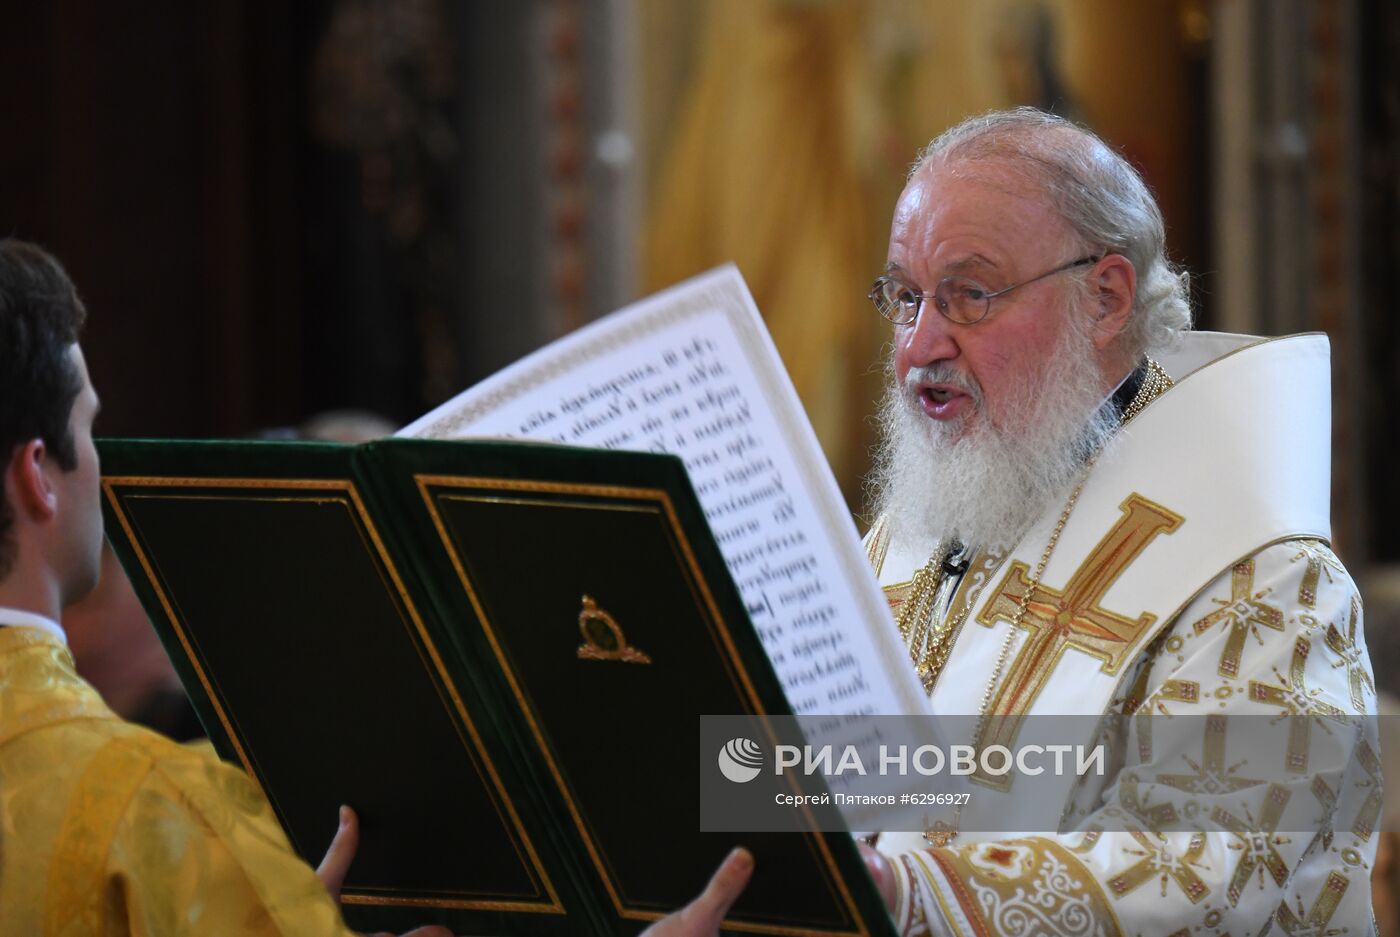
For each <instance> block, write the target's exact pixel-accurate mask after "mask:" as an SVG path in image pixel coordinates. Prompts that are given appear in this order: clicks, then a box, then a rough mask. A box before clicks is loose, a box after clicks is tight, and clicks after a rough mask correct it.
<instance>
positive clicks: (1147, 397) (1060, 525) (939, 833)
mask: <svg viewBox="0 0 1400 937" xmlns="http://www.w3.org/2000/svg"><path fill="white" fill-rule="evenodd" d="M1146 364H1147V373H1146V374H1145V375H1144V377H1143V382H1142V385H1141V386H1140V387H1139V388H1138V391H1137V393H1136V394H1134V395H1133V399H1132V401H1131V402H1130V403H1129V404H1128V406H1127V407H1126V408H1125V409H1124V410H1123V415H1122V418H1121V420H1120V422H1119V427H1120V428H1121V427H1122V426H1123V425H1125V424H1126V423H1127V422H1128V421H1129V420H1131V419H1132V418H1133V417H1135V416H1137V415H1138V414H1139V413H1140V412H1142V409H1143V407H1145V406H1147V405H1148V404H1149V403H1151V402H1152V401H1153V400H1155V399H1156V398H1157V397H1160V396H1161V395H1162V394H1163V393H1164V392H1165V391H1166V390H1168V389H1169V388H1170V387H1172V386H1173V385H1174V384H1175V382H1174V381H1173V380H1172V379H1171V377H1170V376H1169V375H1168V374H1167V372H1166V371H1165V370H1164V369H1163V368H1162V366H1161V365H1159V364H1158V363H1157V362H1156V361H1153V360H1152V359H1151V358H1147V359H1146ZM1095 461H1097V458H1095V459H1091V460H1090V461H1089V463H1088V464H1087V465H1085V466H1084V472H1083V475H1082V476H1081V478H1080V479H1079V482H1078V483H1077V484H1076V485H1075V486H1074V490H1073V491H1071V492H1070V495H1069V499H1068V500H1067V501H1066V502H1065V507H1064V510H1062V511H1061V512H1060V518H1059V520H1058V521H1056V522H1055V527H1054V529H1053V530H1052V531H1051V532H1050V537H1049V539H1048V540H1047V541H1046V543H1045V549H1044V550H1043V551H1042V552H1041V554H1040V561H1039V562H1038V563H1037V564H1036V567H1035V572H1034V573H1033V574H1032V575H1031V577H1030V580H1029V581H1028V582H1027V583H1026V591H1025V592H1024V593H1022V595H1021V598H1020V600H1019V601H1018V602H1017V604H1016V614H1015V615H1014V616H1012V619H1011V625H1010V627H1009V628H1007V631H1006V638H1005V639H1003V641H1002V642H1001V650H1000V652H998V654H997V660H996V664H995V665H994V666H993V667H992V674H991V676H990V677H989V678H988V679H987V685H986V687H985V688H984V689H983V690H982V699H981V700H980V701H979V703H978V706H977V711H978V718H977V731H976V733H975V734H974V736H973V741H974V743H976V744H979V745H980V744H981V740H982V735H983V733H984V732H985V731H986V728H987V722H988V720H990V719H991V716H992V713H991V707H992V697H993V694H995V692H996V687H997V684H998V683H1000V682H1001V676H1002V673H1003V671H1005V669H1006V660H1007V658H1008V657H1009V656H1010V655H1011V646H1012V645H1013V644H1015V643H1016V635H1017V633H1018V632H1019V631H1020V630H1021V625H1022V622H1024V621H1025V618H1026V612H1027V611H1028V610H1029V608H1030V604H1031V597H1032V596H1033V595H1034V594H1035V590H1036V589H1038V588H1040V581H1041V578H1042V577H1043V576H1044V575H1045V567H1046V566H1048V565H1049V564H1050V556H1051V555H1052V554H1053V553H1054V552H1055V546H1056V544H1058V543H1059V542H1060V535H1061V534H1062V533H1064V529H1065V525H1066V524H1068V523H1069V517H1070V514H1072V513H1073V512H1074V506H1075V505H1076V504H1078V503H1079V495H1080V492H1082V491H1083V490H1084V484H1085V482H1087V481H1088V480H1089V473H1090V471H1091V470H1092V469H1093V467H1094V462H1095ZM946 556H947V548H946V547H945V546H944V545H943V544H941V543H940V545H939V549H938V550H936V551H935V553H934V556H933V557H931V558H930V560H929V563H928V565H926V566H925V567H924V568H923V569H921V570H920V571H919V574H918V575H916V576H915V578H914V584H913V590H912V592H913V594H911V595H910V598H909V602H908V606H907V607H906V608H903V609H901V610H900V616H899V627H900V634H902V635H905V636H906V637H907V634H908V631H909V629H910V628H911V627H912V624H911V623H910V622H909V621H907V620H906V615H905V613H906V612H908V613H910V614H912V613H914V612H915V611H916V609H915V606H919V607H928V608H929V610H930V613H931V611H932V601H933V597H934V596H935V595H936V594H937V589H936V587H935V588H932V589H928V595H927V596H919V595H918V593H919V591H920V590H919V586H920V583H919V576H920V575H923V574H925V573H929V574H936V572H937V570H938V568H939V567H940V566H941V565H942V563H943V560H944V558H945V557H946ZM916 596H918V599H919V600H918V601H916ZM972 604H973V603H972V602H967V603H965V604H964V608H963V609H962V610H961V611H960V612H959V613H958V614H957V615H956V616H955V619H954V620H952V621H950V623H949V625H948V628H947V629H946V630H947V631H948V632H949V633H950V634H951V635H952V636H953V637H956V635H957V633H958V630H959V629H960V628H961V626H962V623H963V621H964V620H965V619H966V618H967V616H968V615H969V614H970V613H971V611H972ZM943 643H944V644H946V648H945V649H944V650H943V652H942V658H941V660H940V661H939V665H938V669H940V670H941V669H942V663H943V661H946V659H947V656H948V653H949V652H950V651H951V650H952V643H953V642H952V640H951V638H950V637H948V636H947V635H944V640H943ZM916 647H917V645H911V648H910V653H911V654H914V653H916V651H915V650H914V648H916ZM917 663H918V662H917V661H916V664H917ZM937 672H938V671H937V670H935V671H934V676H937ZM921 676H922V674H921ZM928 689H929V686H928V685H927V684H926V685H925V690H928ZM953 814H954V816H953V823H952V824H947V823H944V822H942V821H939V822H938V823H936V824H934V826H933V827H931V828H930V829H928V830H925V831H924V839H925V840H926V841H927V842H929V843H930V844H932V845H934V846H939V847H942V846H946V845H948V843H949V842H951V841H952V840H953V839H954V838H956V837H957V835H958V825H959V823H960V822H961V819H962V808H961V807H955V808H954V811H953Z"/></svg>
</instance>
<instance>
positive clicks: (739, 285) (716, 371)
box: [399, 266, 927, 715]
mask: <svg viewBox="0 0 1400 937" xmlns="http://www.w3.org/2000/svg"><path fill="white" fill-rule="evenodd" d="M399 435H401V436H416V437H420V438H427V439H459V438H465V437H475V436H499V437H505V438H511V439H528V440H538V441H546V442H557V443H565V444H567V445H573V446H590V447H596V448H602V449H634V450H642V451H648V452H669V453H673V454H675V455H678V456H680V457H681V459H682V460H684V462H685V466H686V469H687V470H688V471H689V473H690V478H691V483H692V484H693V485H694V486H695V490H696V493H697V494H698V495H699V498H700V504H701V506H702V507H703V509H704V511H705V516H706V518H707V519H708V520H709V523H710V527H711V529H712V530H713V532H714V536H715V540H716V541H718V543H719V548H720V551H721V553H722V554H723V556H724V559H725V562H726V563H727V564H728V566H729V571H730V573H731V574H732V575H733V577H734V581H735V583H736V584H737V585H738V587H739V592H740V595H741V596H742V598H743V600H744V603H745V605H746V606H747V607H748V611H749V616H750V618H752V620H753V623H754V626H755V627H756V628H757V629H758V633H759V636H760V637H761V639H762V641H763V646H764V648H765V650H766V651H767V652H768V657H769V659H770V660H771V661H772V662H773V667H774V670H776V671H777V674H778V677H779V679H780V680H781V681H782V684H783V690H784V692H785V693H786V694H787V698H788V702H789V703H790V704H791V706H792V709H793V711H794V712H795V713H796V714H798V715H809V714H817V713H820V714H832V715H868V714H875V713H881V714H892V713H922V712H925V711H927V701H926V698H925V697H924V694H923V689H922V687H920V686H919V684H918V681H917V679H916V678H915V676H914V672H913V668H912V667H910V665H909V659H908V654H907V652H906V650H905V649H904V645H903V642H902V641H901V640H900V638H899V635H898V632H897V631H896V629H895V626H894V623H893V621H892V620H891V616H890V612H889V606H888V605H887V604H886V602H885V599H884V595H883V593H882V592H881V591H880V587H879V585H878V583H877V582H876V579H875V575H874V573H873V571H872V570H871V568H870V564H869V561H868V560H867V559H866V556H865V551H864V549H863V548H862V547H861V544H860V538H859V536H858V534H857V531H856V528H855V525H854V523H853V521H852V520H851V517H850V514H849V513H848V512H847V510H846V505H845V502H844V501H843V500H842V498H841V494H840V491H839V490H838V488H837V486H836V480H835V478H833V477H832V474H831V469H830V467H829V466H828V465H827V463H826V458H825V457H824V456H823V454H822V451H821V448H820V446H819V445H818V443H817V438H816V434H815V433H814V432H813V431H812V427H811V424H810V423H808V421H807V417H806V414H805V413H804V412H803V410H802V406H801V404H800V403H799V402H798V399H797V393H796V391H794V390H793V387H792V383H791V381H790V380H789V379H788V376H787V372H786V371H785V370H784V368H783V365H782V361H781V359H780V358H779V357H778V352H777V349H776V348H775V347H774V346H773V342H772V339H771V338H770V337H769V335H768V331H767V329H766V328H764V326H763V321H762V319H761V318H760V316H759V314H758V310H757V308H756V307H755V306H754V303H753V299H752V297H750V296H749V291H748V288H747V287H746V286H745V285H744V281H743V278H742V277H741V276H740V275H739V271H738V270H737V269H736V268H735V267H733V266H726V267H721V268H718V269H716V270H713V271H710V272H709V273H706V274H703V275H701V276H699V277H696V278H694V279H692V280H688V281H686V282H685V283H682V284H680V285H679V286H676V287H673V288H671V289H669V290H666V291H665V292H662V293H659V294H657V295H655V296H652V297H650V298H648V299H645V300H642V301H641V302H639V303H636V304H634V305H632V306H629V307H627V308H626V309H623V310H621V311H620V312H616V313H613V314H612V315H610V316H608V317H606V318H604V319H600V320H598V321H597V322H594V323H592V324H590V325H588V326H586V327H584V328H582V329H580V330H578V331H577V332H575V333H573V334H572V335H569V336H567V337H565V338H563V339H561V340H559V341H557V342H555V343H553V344H551V345H549V346H547V347H546V348H544V349H542V350H540V351H538V352H535V353H534V354H532V355H530V356H528V357H526V358H524V359H522V360H521V361H519V362H517V363H516V364H514V365H511V366H510V367H508V368H506V369H505V370H503V371H501V372H499V373H498V374H496V375H494V376H492V377H490V378H488V379H487V380H485V381H483V382H482V383H480V384H478V385H476V386H475V387H472V388H470V389H469V390H467V391H464V392H463V393H462V394H460V395H458V396H457V397H455V398H453V399H452V400H450V401H448V402H447V403H445V404H443V405H442V406H440V407H438V408H437V409H435V410H433V411H432V412H431V413H428V414H427V415H426V416H423V417H422V418H420V419H418V420H416V421H415V422H414V423H412V424H411V425H410V426H408V427H406V428H404V429H403V430H401V431H400V432H399Z"/></svg>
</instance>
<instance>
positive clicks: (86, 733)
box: [0, 239, 752, 937]
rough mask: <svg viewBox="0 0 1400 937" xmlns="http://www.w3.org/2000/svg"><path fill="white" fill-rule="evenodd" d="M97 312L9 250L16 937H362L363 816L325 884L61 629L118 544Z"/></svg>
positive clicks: (8, 744)
mask: <svg viewBox="0 0 1400 937" xmlns="http://www.w3.org/2000/svg"><path fill="white" fill-rule="evenodd" d="M84 315H85V313H84V309H83V306H82V303H81V302H80V300H79V299H78V296H77V293H76V291H75V290H74V288H73V286H72V284H71V283H70V282H69V281H68V278H67V276H66V274H65V273H64V272H63V269H62V268H61V267H60V266H59V264H58V262H57V261H55V260H54V259H53V258H52V257H50V256H49V255H48V254H46V253H44V252H43V251H42V250H40V249H38V248H36V247H34V246H32V245H29V244H25V243H22V242H18V241H15V240H9V239H4V240H0V453H3V457H4V467H3V487H4V497H3V500H0V935H3V937H10V935H15V937H19V935H24V937H37V935H45V937H87V935H97V934H103V935H108V937H118V935H124V934H138V935H162V937H164V935H172V937H173V935H183V934H188V935H196V934H197V935H214V934H230V935H232V934H238V935H298V937H304V935H315V934H348V933H349V931H348V930H347V929H346V927H345V924H344V922H343V920H342V918H341V914H340V909H339V907H338V905H337V904H336V902H335V900H334V897H333V896H334V895H335V894H337V893H338V891H339V887H340V882H341V881H342V880H343V879H344V875H345V872H346V870H347V868H348V867H349V864H350V861H351V859H352V858H353V854H354V849H355V842H356V826H355V818H354V815H353V813H352V812H350V811H348V810H345V809H343V810H342V816H341V826H340V831H339V832H338V833H337V835H336V838H335V840H334V841H333V842H332V844H331V847H330V850H329V851H328V852H327V855H326V859H325V861H324V862H323V863H322V865H321V868H320V869H319V870H317V871H313V870H312V869H311V868H310V866H308V865H307V864H306V863H304V862H303V861H302V860H301V859H300V858H299V857H298V856H297V855H296V854H295V853H294V852H293V851H292V848H291V845H290V843H289V842H288V841H287V837H286V835H285V834H284V833H283V831H282V829H281V827H280V826H279V825H278V823H277V820H276V818H275V817H274V815H273V812H272V809H271V807H270V805H269V804H268V803H267V801H266V800H265V799H264V797H263V795H262V793H261V791H260V790H259V789H258V788H257V786H256V785H255V784H254V783H253V782H252V780H251V779H250V778H248V777H247V776H246V775H245V774H244V773H243V772H242V771H240V770H238V769H237V768H235V767H232V766H230V765H227V764H224V763H223V762H221V761H219V760H218V759H217V758H215V757H213V755H212V753H209V752H206V751H201V750H198V749H194V748H187V747H183V746H180V745H177V744H175V743H174V742H171V741H170V740H168V739H166V738H164V737H162V736H160V735H157V734H155V733H153V732H150V731H147V730H145V729H143V728H141V727H138V726H135V725H132V724H130V723H127V722H123V721H122V720H120V719H119V718H117V716H116V715H114V714H113V713H112V711H111V710H110V709H109V708H108V707H107V706H106V704H104V703H103V701H102V700H101V698H100V697H99V696H98V695H97V693H96V691H94V690H93V689H92V687H90V686H89V685H88V684H86V683H85V682H83V680H82V679H81V678H79V677H78V675H77V673H76V672H75V671H74V669H73V661H72V657H71V656H70V654H69V652H68V648H67V645H66V643H65V639H64V634H63V629H62V627H61V626H60V625H59V619H60V615H61V612H62V609H63V608H64V606H65V605H67V604H68V603H70V602H72V601H74V600H76V599H78V598H80V597H82V596H83V595H85V594H87V593H88V592H89V591H90V590H91V589H92V588H93V586H94V584H95V582H96V580H97V575H98V569H99V560H100V551H101V545H102V516H101V513H100V510H99V502H98V490H99V489H98V482H99V473H98V462H97V452H96V449H95V448H94V446H93V442H92V424H93V418H94V417H95V416H96V414H97V409H98V401H97V395H96V393H95V392H94V390H93V387H92V383H91V381H90V380H89V378H88V374H87V367H86V364H85V362H84V360H83V354H82V351H81V349H80V348H79V347H78V334H79V331H80V329H81V327H82V323H83V318H84ZM385 770H401V768H400V767H399V766H385ZM327 819H328V820H329V818H327ZM462 845H463V846H467V845H469V844H462ZM751 867H752V860H751V858H750V857H749V856H748V854H747V853H745V852H743V851H742V850H736V851H735V853H734V854H733V855H731V856H730V858H729V859H727V860H726V861H725V863H724V864H723V865H721V867H720V869H719V871H718V872H717V873H716V875H715V877H714V879H713V880H712V881H711V883H710V886H709V887H708V888H707V889H706V891H705V892H704V893H703V894H702V895H701V896H700V897H699V898H697V899H696V900H695V901H694V902H692V904H691V905H689V906H687V907H686V908H684V909H682V910H681V911H678V912H676V913H675V914H673V915H671V916H670V917H668V918H666V919H663V920H662V921H659V922H657V923H656V924H655V925H653V927H652V929H651V930H650V932H649V933H650V934H651V935H652V937H703V935H711V934H715V933H716V931H717V928H718V924H719V921H721V920H722V919H723V917H724V915H725V913H726V911H727V910H728V908H729V905H730V904H731V903H732V902H733V901H734V899H735V898H736V897H737V896H738V894H739V892H740V891H741V890H742V889H743V887H744V885H745V884H746V882H747V880H748V874H749V871H750V869H751ZM318 876H319V877H318ZM413 933H414V935H416V937H430V935H444V934H446V933H447V931H446V930H444V929H443V928H441V927H424V928H420V929H419V930H417V931H414V932H413Z"/></svg>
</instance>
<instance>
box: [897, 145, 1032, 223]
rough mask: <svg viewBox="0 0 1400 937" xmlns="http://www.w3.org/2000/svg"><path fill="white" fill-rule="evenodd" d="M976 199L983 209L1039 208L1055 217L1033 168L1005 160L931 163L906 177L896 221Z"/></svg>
mask: <svg viewBox="0 0 1400 937" xmlns="http://www.w3.org/2000/svg"><path fill="white" fill-rule="evenodd" d="M960 197H967V198H971V199H978V200H980V201H981V202H982V205H983V207H984V208H985V209H987V210H989V211H990V210H991V209H993V208H996V207H998V206H1000V205H1006V206H1010V207H1015V208H1020V209H1023V210H1029V209H1039V210H1044V211H1047V212H1050V213H1052V214H1056V215H1058V212H1056V210H1055V206H1054V204H1053V203H1052V201H1051V199H1050V197H1049V195H1048V194H1047V193H1046V191H1045V184H1044V180H1043V178H1041V177H1040V176H1039V175H1038V174H1037V173H1036V172H1035V171H1034V169H1033V168H1032V167H1029V166H1026V165H1024V164H1022V163H1020V162H1019V161H1016V160H1011V159H1006V158H995V157H993V158H989V159H984V160H969V159H961V158H957V157H947V158H940V159H935V160H931V161H929V162H928V163H925V164H924V165H923V166H921V167H920V168H919V170H918V171H917V172H915V173H914V174H913V175H911V176H910V177H909V181H908V182H907V183H906V184H905V186H904V191H903V192H902V193H901V194H900V197H899V202H898V204H897V205H896V206H895V220H896V221H900V220H901V219H902V220H904V221H905V222H906V223H908V222H909V221H912V220H913V219H915V218H916V217H917V216H918V215H919V214H921V213H923V212H926V211H929V210H931V209H935V208H937V207H939V206H940V205H941V204H943V203H946V202H947V201H949V200H952V199H958V198H960Z"/></svg>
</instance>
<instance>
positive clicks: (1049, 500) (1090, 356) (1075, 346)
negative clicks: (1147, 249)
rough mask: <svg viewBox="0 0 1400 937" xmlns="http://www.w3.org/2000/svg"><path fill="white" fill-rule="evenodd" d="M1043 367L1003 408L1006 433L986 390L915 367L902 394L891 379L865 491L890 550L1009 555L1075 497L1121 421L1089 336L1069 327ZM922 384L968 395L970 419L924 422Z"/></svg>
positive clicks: (963, 378)
mask: <svg viewBox="0 0 1400 937" xmlns="http://www.w3.org/2000/svg"><path fill="white" fill-rule="evenodd" d="M1079 318H1080V317H1077V316H1074V317H1071V319H1070V321H1071V322H1074V321H1076V320H1079ZM1083 318H1084V319H1085V320H1087V317H1083ZM1044 361H1045V365H1044V367H1043V368H1042V370H1041V372H1040V373H1039V374H1027V375H1025V376H1024V378H1023V380H1022V382H1021V385H1020V386H1018V387H1015V388H1013V390H1012V392H1011V394H1010V398H1011V399H1009V400H1006V401H1002V402H1000V403H999V409H1000V411H1001V413H1003V414H1009V415H1010V420H1009V421H1008V420H1005V419H1003V420H1002V421H1001V422H1014V425H1013V427H1012V428H1009V429H1005V428H1001V427H998V426H995V425H993V422H992V421H991V420H989V419H988V416H989V414H988V411H987V401H986V397H985V396H984V394H983V392H982V388H981V387H980V386H978V385H977V384H976V382H975V381H973V380H972V379H971V378H970V377H968V376H967V375H965V374H962V373H961V372H959V371H958V370H957V369H956V368H954V367H952V366H951V365H948V364H945V363H939V364H935V365H931V366H928V367H924V368H913V369H911V370H910V372H909V374H908V375H906V383H905V385H904V386H903V387H900V386H897V385H896V384H895V382H894V381H893V375H891V378H892V379H891V381H890V386H889V388H888V390H887V391H886V394H885V399H884V401H883V402H882V404H881V408H880V417H879V419H880V427H881V431H882V433H881V436H882V439H881V443H880V447H879V450H878V452H877V455H876V464H875V468H874V471H873V473H872V476H871V480H870V484H869V488H870V492H871V500H872V503H873V505H874V507H875V509H876V513H877V514H881V513H883V514H885V515H886V516H887V517H888V523H889V524H890V533H891V536H892V538H893V540H894V542H896V543H900V544H903V545H907V546H909V547H912V548H913V549H915V550H916V551H919V552H927V553H932V551H933V549H934V545H935V544H936V543H937V542H938V541H939V540H942V539H949V538H951V539H955V540H957V541H959V542H961V543H962V544H965V545H968V546H975V547H979V548H982V549H988V550H995V549H1003V548H1009V547H1011V546H1014V545H1015V544H1016V542H1017V541H1018V540H1020V538H1021V536H1022V535H1023V534H1025V532H1026V531H1027V530H1028V529H1029V528H1030V526H1031V525H1032V524H1034V523H1035V521H1036V520H1037V519H1038V518H1040V517H1041V516H1042V515H1043V514H1045V513H1046V512H1047V511H1049V510H1052V509H1055V508H1058V507H1059V506H1060V505H1061V504H1062V503H1063V502H1064V500H1065V499H1066V498H1067V497H1068V496H1069V491H1070V488H1071V486H1072V485H1073V484H1074V483H1075V482H1076V481H1077V480H1078V478H1079V476H1080V475H1081V474H1082V472H1083V471H1084V468H1085V466H1086V465H1087V464H1088V462H1089V460H1090V459H1091V458H1093V456H1094V454H1095V453H1097V452H1098V451H1099V449H1100V448H1101V447H1102V446H1103V445H1104V443H1105V442H1106V441H1107V440H1108V438H1109V437H1110V436H1111V435H1112V434H1113V432H1114V431H1115V430H1116V428H1117V426H1118V418H1117V414H1116V413H1114V412H1112V408H1110V407H1106V406H1103V403H1104V399H1103V384H1102V376H1101V373H1100V371H1099V368H1098V367H1097V366H1096V363H1095V361H1094V350H1093V345H1092V344H1091V342H1090V338H1089V332H1088V330H1087V328H1085V327H1083V326H1080V327H1075V326H1074V325H1071V326H1069V327H1067V328H1066V329H1065V331H1064V334H1063V335H1062V337H1061V339H1060V341H1059V347H1057V348H1056V349H1055V350H1054V352H1053V353H1052V354H1050V355H1048V356H1047V357H1046V358H1045V359H1044ZM921 381H922V382H926V383H936V382H944V383H948V384H951V385H954V386H956V387H958V389H960V390H962V391H963V392H964V393H967V394H968V395H969V396H970V397H971V400H970V401H969V403H970V404H972V406H971V407H969V408H967V410H969V411H970V413H966V414H965V415H963V416H961V417H960V418H959V419H956V420H953V421H950V422H947V423H944V422H940V421H937V420H934V419H932V418H930V417H928V416H927V415H926V414H925V413H924V412H923V410H922V408H921V407H920V405H919V401H918V399H917V396H916V394H915V391H914V386H915V385H916V384H917V383H918V382H921ZM969 416H970V417H972V418H973V419H974V420H975V422H973V423H972V424H971V425H970V426H968V425H967V424H968V420H969ZM964 427H967V429H966V432H964Z"/></svg>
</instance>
